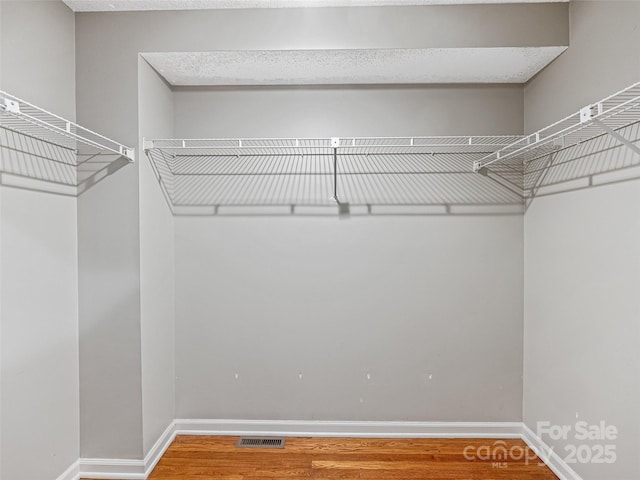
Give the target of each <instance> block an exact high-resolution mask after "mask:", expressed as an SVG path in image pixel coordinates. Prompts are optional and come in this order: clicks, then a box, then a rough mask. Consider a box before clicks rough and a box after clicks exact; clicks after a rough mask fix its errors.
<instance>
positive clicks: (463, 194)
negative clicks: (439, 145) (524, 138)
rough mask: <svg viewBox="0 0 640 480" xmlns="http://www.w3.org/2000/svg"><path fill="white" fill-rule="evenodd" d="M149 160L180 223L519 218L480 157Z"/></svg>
mask: <svg viewBox="0 0 640 480" xmlns="http://www.w3.org/2000/svg"><path fill="white" fill-rule="evenodd" d="M147 155H148V156H149V160H150V161H151V164H152V166H153V167H154V171H155V173H156V176H157V178H158V181H159V183H160V186H161V188H162V189H163V192H164V194H165V197H166V199H167V203H168V204H169V207H170V208H171V209H172V211H173V213H174V214H176V215H182V216H199V215H220V216H228V215H276V216H277V215H330V216H335V215H340V216H361V215H520V214H522V212H523V199H522V196H521V194H520V193H519V191H518V190H517V188H516V187H515V185H512V184H511V183H510V182H508V181H504V180H503V179H496V178H492V177H484V176H482V175H478V174H476V173H474V172H473V170H472V165H473V161H474V160H477V159H478V158H480V157H481V156H482V155H483V154H482V153H417V152H412V153H368V154H367V153H338V154H337V157H335V158H334V155H333V154H332V153H331V152H318V153H313V154H300V153H291V154H269V155H265V154H255V155H210V154H205V153H199V152H197V151H196V152H192V153H190V154H188V155H184V154H181V155H173V154H171V153H167V152H165V151H163V150H162V149H151V150H148V151H147ZM334 161H335V166H336V167H337V175H334V170H335V167H334ZM334 195H335V196H337V199H336V198H334Z"/></svg>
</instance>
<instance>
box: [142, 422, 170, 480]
mask: <svg viewBox="0 0 640 480" xmlns="http://www.w3.org/2000/svg"><path fill="white" fill-rule="evenodd" d="M175 438H176V422H175V420H174V421H173V422H171V423H170V424H169V426H168V427H167V429H166V430H165V431H164V432H163V433H162V435H160V438H158V441H157V442H156V443H155V445H154V446H153V447H151V450H149V453H147V456H146V457H144V474H145V478H146V477H148V476H149V475H150V474H151V472H152V471H153V469H154V468H155V467H156V465H157V464H158V462H159V461H160V459H161V458H162V455H164V452H166V451H167V448H169V445H171V444H172V443H173V441H174V440H175Z"/></svg>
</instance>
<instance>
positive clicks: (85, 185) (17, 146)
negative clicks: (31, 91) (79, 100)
mask: <svg viewBox="0 0 640 480" xmlns="http://www.w3.org/2000/svg"><path fill="white" fill-rule="evenodd" d="M128 163H129V161H128V160H127V159H126V158H125V157H123V156H121V155H118V154H115V153H113V154H111V153H104V152H103V151H99V150H97V149H92V148H90V147H86V146H78V147H75V148H74V147H73V146H66V145H65V146H61V145H57V144H55V143H52V142H48V141H46V140H43V139H40V138H37V137H34V136H30V135H26V134H24V133H19V132H16V131H14V130H12V129H10V128H6V127H5V126H2V125H0V184H1V185H3V186H8V187H13V188H20V189H23V190H32V191H38V192H47V193H54V194H58V195H65V196H72V197H76V196H78V195H81V194H82V193H83V192H85V191H87V190H88V189H89V188H91V187H92V186H94V185H95V184H97V183H98V182H99V181H101V180H103V179H105V178H106V177H108V176H110V175H112V174H113V173H115V172H116V171H118V170H119V169H120V168H122V167H123V166H125V165H127V164H128Z"/></svg>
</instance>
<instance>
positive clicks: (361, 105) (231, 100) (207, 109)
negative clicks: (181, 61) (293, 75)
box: [175, 85, 524, 138]
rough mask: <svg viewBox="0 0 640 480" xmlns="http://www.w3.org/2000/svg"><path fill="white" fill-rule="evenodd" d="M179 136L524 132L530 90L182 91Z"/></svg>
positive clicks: (178, 106)
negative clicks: (526, 92)
mask: <svg viewBox="0 0 640 480" xmlns="http://www.w3.org/2000/svg"><path fill="white" fill-rule="evenodd" d="M175 116H176V117H175V128H176V136H177V137H178V138H183V137H186V138H216V137H217V138H225V137H230V138H234V137H258V138H260V137H279V136H280V137H296V136H299V137H305V136H308V137H311V138H314V137H327V136H343V137H347V136H351V135H353V136H407V135H416V136H419V135H495V134H498V133H499V134H504V135H512V134H513V135H518V134H521V133H522V131H523V118H524V111H523V92H522V87H521V86H518V85H514V86H464V87H456V86H451V87H447V86H433V87H429V86H404V87H402V86H401V87H385V86H376V87H359V88H358V87H356V88H349V87H326V88H323V87H317V88H313V87H311V88H244V89H243V88H238V89H232V88H220V89H215V88H214V89H201V88H196V89H187V88H180V89H177V91H176V93H175Z"/></svg>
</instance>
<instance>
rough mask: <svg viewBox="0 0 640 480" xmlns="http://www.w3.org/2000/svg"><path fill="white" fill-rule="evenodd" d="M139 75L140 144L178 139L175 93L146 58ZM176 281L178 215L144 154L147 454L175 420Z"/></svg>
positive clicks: (142, 238)
mask: <svg viewBox="0 0 640 480" xmlns="http://www.w3.org/2000/svg"><path fill="white" fill-rule="evenodd" d="M138 75H139V77H138V81H139V97H138V102H139V112H140V117H139V122H140V126H139V132H140V142H142V138H144V137H146V138H161V137H162V138H172V137H173V95H172V93H171V90H170V89H169V87H168V86H167V85H166V84H165V83H164V81H163V80H162V79H161V78H160V77H159V76H158V75H157V74H156V72H155V71H154V70H153V69H152V68H151V67H150V66H149V65H148V64H147V62H146V61H145V60H144V59H142V58H140V61H139V63H138ZM140 147H142V143H140ZM139 151H140V152H142V148H140V150H139ZM174 279H175V272H174V244H173V215H172V214H171V211H170V210H169V208H168V206H167V203H166V201H165V199H164V196H163V195H162V193H161V191H160V189H159V188H158V181H157V180H156V177H155V174H154V173H153V170H152V168H151V164H150V162H149V161H148V160H147V159H146V158H145V157H144V156H142V157H140V324H141V332H142V335H141V338H142V427H143V453H144V455H146V454H147V453H148V452H149V450H150V449H151V447H153V444H154V443H155V442H156V441H157V440H158V438H159V437H160V435H161V434H162V432H163V431H164V430H165V429H166V428H167V426H168V425H169V424H170V423H171V422H172V421H173V419H174V418H175V373H174V371H175V369H174V357H175V337H174V318H175V306H174V293H175V286H174Z"/></svg>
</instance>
